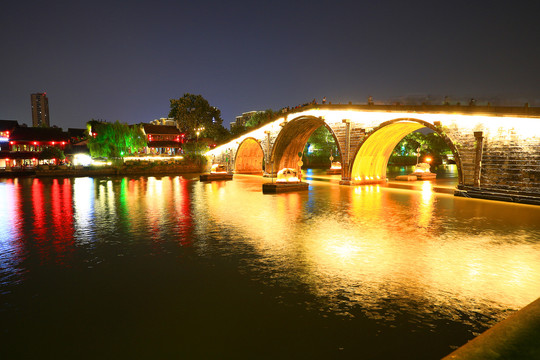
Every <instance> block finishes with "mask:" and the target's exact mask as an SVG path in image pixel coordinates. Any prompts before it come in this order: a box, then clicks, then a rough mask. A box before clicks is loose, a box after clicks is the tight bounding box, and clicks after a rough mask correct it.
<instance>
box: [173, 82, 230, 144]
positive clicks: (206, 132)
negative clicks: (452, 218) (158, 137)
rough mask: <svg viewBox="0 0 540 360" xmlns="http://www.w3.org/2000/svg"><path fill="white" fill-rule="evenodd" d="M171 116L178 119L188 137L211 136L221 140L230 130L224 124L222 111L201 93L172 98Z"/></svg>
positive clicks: (177, 122)
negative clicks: (211, 104)
mask: <svg viewBox="0 0 540 360" xmlns="http://www.w3.org/2000/svg"><path fill="white" fill-rule="evenodd" d="M170 102H171V110H170V112H169V117H170V118H173V119H174V120H175V121H176V124H177V126H178V128H179V129H180V131H182V132H183V133H185V134H186V137H187V138H188V139H195V138H197V139H198V138H199V137H209V138H212V139H214V140H216V141H217V140H220V139H221V138H223V137H227V136H228V131H227V129H225V128H224V127H223V125H222V123H223V119H222V118H221V111H220V110H219V109H218V108H217V107H215V106H210V104H209V103H208V101H207V100H206V99H205V98H203V97H202V96H201V95H193V94H189V93H186V94H184V96H182V97H181V98H179V99H171V100H170Z"/></svg>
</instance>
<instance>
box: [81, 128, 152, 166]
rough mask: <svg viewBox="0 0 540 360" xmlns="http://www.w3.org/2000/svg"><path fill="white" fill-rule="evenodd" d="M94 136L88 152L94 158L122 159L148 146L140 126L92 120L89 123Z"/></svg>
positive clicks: (89, 143) (89, 141)
mask: <svg viewBox="0 0 540 360" xmlns="http://www.w3.org/2000/svg"><path fill="white" fill-rule="evenodd" d="M87 127H88V128H89V131H91V132H92V135H91V136H89V138H88V150H90V155H91V156H92V157H106V158H112V159H114V158H122V157H124V156H126V155H128V154H130V153H133V152H136V151H138V150H139V149H141V148H143V147H145V146H146V138H145V136H144V133H143V131H142V128H141V126H139V125H132V126H130V125H127V124H122V123H120V122H119V121H118V120H117V121H116V122H114V123H108V122H100V121H96V120H93V119H92V120H91V121H89V122H88V123H87Z"/></svg>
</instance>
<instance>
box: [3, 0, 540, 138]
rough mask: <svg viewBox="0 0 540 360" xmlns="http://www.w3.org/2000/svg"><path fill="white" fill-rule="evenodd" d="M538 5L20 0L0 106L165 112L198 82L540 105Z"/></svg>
mask: <svg viewBox="0 0 540 360" xmlns="http://www.w3.org/2000/svg"><path fill="white" fill-rule="evenodd" d="M538 10H540V5H538V4H537V3H536V2H533V1H515V2H511V3H510V2H505V3H502V2H468V1H453V2H435V1H430V2H428V1H408V2H403V1H335V2H320V1H293V2H290V1H272V2H249V1H228V2H221V1H198V2H185V1H159V0H158V1H151V2H150V1H132V2H114V3H113V2H105V1H92V2H63V1H48V2H43V1H21V2H9V3H7V4H5V5H2V7H1V11H0V24H1V25H0V26H1V29H2V31H0V43H1V44H2V50H3V51H2V52H3V56H2V57H0V71H1V74H2V75H1V77H0V78H1V79H2V80H1V84H2V86H1V87H0V119H9V120H18V121H19V123H26V124H28V125H31V123H32V116H31V101H30V94H32V93H37V92H46V93H47V97H48V99H49V107H50V110H49V111H50V124H51V125H56V126H59V127H62V128H68V127H75V128H77V127H84V126H85V124H86V122H87V121H88V120H90V119H91V118H95V119H105V120H109V121H115V120H119V121H121V122H127V123H129V124H133V123H140V122H149V121H151V120H153V119H156V118H160V117H167V115H168V112H169V99H171V98H179V97H181V96H182V95H183V94H184V93H194V94H201V95H202V96H203V97H205V98H206V99H207V100H208V101H209V102H210V104H211V105H213V106H216V107H218V108H219V109H220V110H221V112H222V118H223V119H224V126H226V127H229V123H230V122H231V121H234V118H235V117H236V116H237V115H240V114H241V113H243V112H247V111H251V110H265V109H269V108H270V109H274V110H278V109H280V108H282V107H286V106H296V105H298V104H303V103H306V102H309V101H311V100H313V99H314V98H315V99H317V101H319V102H320V101H321V99H322V98H323V97H324V96H325V97H326V98H327V100H328V101H331V102H333V103H348V102H349V101H351V102H353V103H365V102H366V100H367V97H368V96H370V95H371V96H373V97H374V99H375V101H376V102H377V101H405V100H415V99H422V98H427V97H431V98H432V99H433V101H434V102H437V101H442V99H443V98H444V96H449V98H450V99H451V100H454V101H458V100H459V101H462V102H463V101H464V100H466V99H469V98H475V99H477V100H479V101H491V102H492V103H493V104H497V102H499V103H500V104H502V105H510V104H512V105H523V103H525V102H528V103H529V104H530V105H531V106H540V86H539V84H540V69H539V64H540V47H539V46H538V34H540V26H539V25H538V22H537V20H536V17H537V14H538Z"/></svg>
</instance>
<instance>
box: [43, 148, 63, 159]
mask: <svg viewBox="0 0 540 360" xmlns="http://www.w3.org/2000/svg"><path fill="white" fill-rule="evenodd" d="M65 158H66V155H65V154H64V152H63V151H62V150H61V149H59V148H57V147H54V146H47V147H46V148H45V149H43V151H42V152H41V153H40V154H39V156H38V159H39V160H48V159H58V160H64V159H65Z"/></svg>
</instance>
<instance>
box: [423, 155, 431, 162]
mask: <svg viewBox="0 0 540 360" xmlns="http://www.w3.org/2000/svg"><path fill="white" fill-rule="evenodd" d="M424 160H425V161H426V162H427V163H430V162H431V161H432V159H431V158H430V157H429V156H428V157H426V158H425V159H424Z"/></svg>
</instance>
